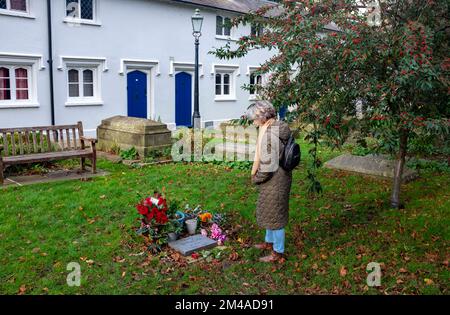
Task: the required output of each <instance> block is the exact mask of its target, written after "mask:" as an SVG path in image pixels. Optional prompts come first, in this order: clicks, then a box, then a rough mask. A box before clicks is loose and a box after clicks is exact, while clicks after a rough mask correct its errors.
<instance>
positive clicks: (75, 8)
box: [66, 0, 96, 21]
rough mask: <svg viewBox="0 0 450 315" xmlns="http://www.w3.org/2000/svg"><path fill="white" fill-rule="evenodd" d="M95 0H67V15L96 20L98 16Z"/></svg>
mask: <svg viewBox="0 0 450 315" xmlns="http://www.w3.org/2000/svg"><path fill="white" fill-rule="evenodd" d="M95 2H96V1H95V0H66V17H67V18H72V19H78V20H87V21H94V20H95V17H96V12H95V11H96V3H95Z"/></svg>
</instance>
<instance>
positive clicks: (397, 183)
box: [391, 129, 408, 209]
mask: <svg viewBox="0 0 450 315" xmlns="http://www.w3.org/2000/svg"><path fill="white" fill-rule="evenodd" d="M407 148H408V131H407V130H406V129H401V130H400V148H399V151H398V156H397V165H396V166H395V170H394V187H393V188H392V197H391V206H392V207H393V208H397V209H398V208H400V207H401V204H400V190H401V186H402V177H403V168H404V166H405V159H406V152H407Z"/></svg>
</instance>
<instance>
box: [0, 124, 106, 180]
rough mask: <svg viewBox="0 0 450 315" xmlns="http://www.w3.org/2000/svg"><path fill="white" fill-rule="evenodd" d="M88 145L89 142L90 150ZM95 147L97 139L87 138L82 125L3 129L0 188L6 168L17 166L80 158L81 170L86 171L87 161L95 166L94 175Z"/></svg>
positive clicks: (0, 134) (0, 142)
mask: <svg viewBox="0 0 450 315" xmlns="http://www.w3.org/2000/svg"><path fill="white" fill-rule="evenodd" d="M85 142H90V148H87V147H86V145H85ZM96 143H97V140H96V139H91V138H86V137H84V134H83V124H82V123H81V122H78V124H76V125H62V126H44V127H26V128H5V129H0V185H3V180H4V177H3V171H4V170H5V169H6V167H8V166H11V165H17V164H26V163H36V162H44V161H52V160H65V159H73V158H81V169H82V170H85V161H86V158H88V159H90V160H91V162H92V173H95V172H96V159H97V153H96V149H95V144H96Z"/></svg>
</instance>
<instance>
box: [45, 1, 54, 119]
mask: <svg viewBox="0 0 450 315" xmlns="http://www.w3.org/2000/svg"><path fill="white" fill-rule="evenodd" d="M47 34H48V61H47V62H48V65H49V71H50V111H51V118H52V125H55V95H54V89H53V42H52V5H51V0H47Z"/></svg>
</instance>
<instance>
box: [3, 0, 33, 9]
mask: <svg viewBox="0 0 450 315" xmlns="http://www.w3.org/2000/svg"><path fill="white" fill-rule="evenodd" d="M27 3H28V0H0V9H3V10H11V11H19V12H27V11H28V6H27Z"/></svg>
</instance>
